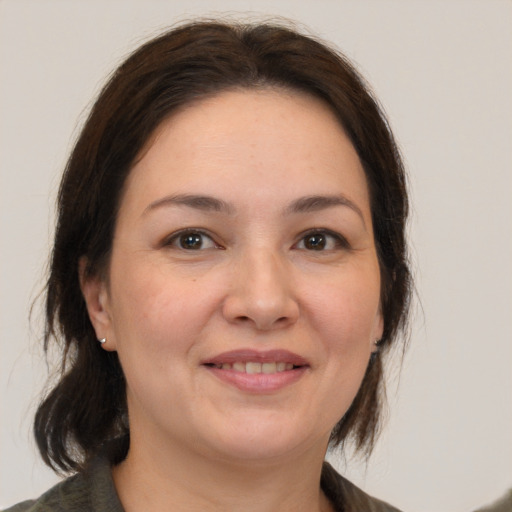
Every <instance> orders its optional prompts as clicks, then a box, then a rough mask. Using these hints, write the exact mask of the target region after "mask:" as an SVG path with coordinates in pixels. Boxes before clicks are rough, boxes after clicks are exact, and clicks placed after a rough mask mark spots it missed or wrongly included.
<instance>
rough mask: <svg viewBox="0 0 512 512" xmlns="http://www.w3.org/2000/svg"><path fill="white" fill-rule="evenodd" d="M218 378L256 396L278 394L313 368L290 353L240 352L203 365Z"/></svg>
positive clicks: (276, 351) (224, 355)
mask: <svg viewBox="0 0 512 512" xmlns="http://www.w3.org/2000/svg"><path fill="white" fill-rule="evenodd" d="M202 366H203V367H204V368H206V369H207V370H209V371H210V372H211V373H212V374H213V375H214V376H215V377H217V378H218V379H220V380H222V381H223V382H225V383H228V384H230V385H234V386H235V387H237V388H238V389H239V390H242V391H248V392H252V393H267V392H274V391H277V390H279V389H281V388H284V387H286V386H288V385H290V384H292V383H294V382H296V381H297V380H299V379H300V378H301V377H302V376H303V375H304V374H305V372H306V370H307V369H308V368H309V367H310V366H309V363H308V362H307V361H306V360H305V359H304V358H303V357H301V356H299V355H297V354H294V353H292V352H289V351H286V350H271V351H264V352H261V351H255V350H236V351H232V352H225V353H223V354H219V355H217V356H215V357H214V358H212V359H208V360H206V361H204V362H203V363H202Z"/></svg>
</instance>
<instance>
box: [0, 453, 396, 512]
mask: <svg viewBox="0 0 512 512" xmlns="http://www.w3.org/2000/svg"><path fill="white" fill-rule="evenodd" d="M321 485H322V489H323V491H324V492H325V494H326V496H327V497H328V498H329V500H330V501H331V503H332V505H333V508H334V510H335V511H336V512H399V511H398V510H397V509H396V508H393V507H391V506H390V505H387V504H386V503H384V502H382V501H379V500H376V499H375V498H372V497H370V496H368V495H367V494H366V493H364V492H363V491H361V489H358V488H357V487H356V486H355V485H353V484H351V483H350V482H349V481H348V480H346V479H345V478H343V477H342V476H341V475H339V474H338V473H337V472H336V471H335V470H334V468H333V467H332V466H331V465H329V464H328V463H327V462H326V463H325V464H324V467H323V470H322V481H321ZM93 511H94V512H123V507H122V505H121V502H120V501H119V498H118V497H117V493H116V490H115V487H114V482H113V480H112V473H111V471H110V467H109V465H108V463H107V462H106V460H104V459H98V460H96V461H95V462H94V463H93V464H92V465H91V466H90V467H89V469H88V470H87V471H85V472H84V473H79V474H76V475H74V476H72V477H69V478H68V479H66V480H64V481H63V482H61V483H59V484H57V485H56V486H55V487H52V488H51V489H50V490H49V491H47V492H46V493H45V494H43V495H42V496H41V497H40V498H38V499H37V500H30V501H24V502H22V503H18V504H17V505H14V506H13V507H11V508H8V509H7V510H5V511H4V512H93Z"/></svg>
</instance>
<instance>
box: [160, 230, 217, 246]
mask: <svg viewBox="0 0 512 512" xmlns="http://www.w3.org/2000/svg"><path fill="white" fill-rule="evenodd" d="M164 246H167V247H172V248H175V249H181V250H185V251H201V250H204V249H213V248H216V247H217V248H220V247H218V246H217V244H216V243H215V242H214V241H213V240H212V238H211V237H210V236H209V235H207V234H206V233H203V232H201V231H196V230H184V231H180V232H178V233H175V234H174V235H172V236H171V237H169V238H168V239H167V241H166V242H165V243H164Z"/></svg>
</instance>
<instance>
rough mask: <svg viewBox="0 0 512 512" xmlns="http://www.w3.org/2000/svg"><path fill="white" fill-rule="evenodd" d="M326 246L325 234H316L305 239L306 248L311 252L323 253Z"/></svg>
mask: <svg viewBox="0 0 512 512" xmlns="http://www.w3.org/2000/svg"><path fill="white" fill-rule="evenodd" d="M326 245H327V240H326V236H325V235H324V234H323V233H315V234H313V235H308V236H306V237H304V248H306V249H308V250H310V251H322V250H324V249H325V246H326Z"/></svg>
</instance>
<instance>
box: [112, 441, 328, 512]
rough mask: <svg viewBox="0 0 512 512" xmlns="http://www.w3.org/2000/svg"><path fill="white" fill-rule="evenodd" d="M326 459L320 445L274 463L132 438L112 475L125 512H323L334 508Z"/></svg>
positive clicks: (277, 459) (278, 459)
mask: <svg viewBox="0 0 512 512" xmlns="http://www.w3.org/2000/svg"><path fill="white" fill-rule="evenodd" d="M148 444H149V446H148ZM142 446H143V447H144V448H143V449H139V447H142ZM323 458H324V451H323V450H322V448H320V450H319V449H318V447H317V448H316V449H311V450H306V451H305V452H303V453H301V454H300V456H297V455H296V454H295V455H291V456H288V457H279V458H276V459H275V460H268V459H266V460H264V461H261V460H258V461H242V460H222V459H219V458H214V457H205V456H202V455H201V454H199V455H198V454H197V453H191V452H190V451H189V450H186V449H183V447H181V446H178V447H176V446H173V447H168V446H167V447H166V449H164V450H163V449H162V445H161V444H159V443H155V444H154V446H152V445H151V443H148V442H147V438H146V442H144V444H142V443H141V444H139V443H138V442H137V436H132V439H131V447H130V451H129V453H128V456H127V458H126V460H125V461H123V462H122V463H121V464H120V465H119V466H116V467H115V468H114V470H113V476H114V482H115V485H116V489H117V492H118V495H119V498H120V500H121V502H122V504H123V507H124V509H125V511H126V512H132V511H136V510H146V511H148V512H160V511H164V510H165V511H166V512H167V511H169V510H172V511H173V512H174V511H176V512H180V511H187V512H190V511H196V510H197V511H199V510H201V511H205V512H217V511H223V512H225V511H239V510H244V511H247V512H275V511H280V512H282V511H294V512H301V511H304V512H305V511H308V512H311V511H318V512H320V511H327V510H331V508H330V504H329V502H328V500H327V498H326V497H325V496H324V495H323V493H322V491H321V489H320V475H321V470H322V463H323Z"/></svg>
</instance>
